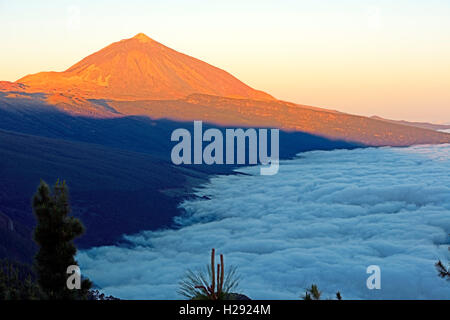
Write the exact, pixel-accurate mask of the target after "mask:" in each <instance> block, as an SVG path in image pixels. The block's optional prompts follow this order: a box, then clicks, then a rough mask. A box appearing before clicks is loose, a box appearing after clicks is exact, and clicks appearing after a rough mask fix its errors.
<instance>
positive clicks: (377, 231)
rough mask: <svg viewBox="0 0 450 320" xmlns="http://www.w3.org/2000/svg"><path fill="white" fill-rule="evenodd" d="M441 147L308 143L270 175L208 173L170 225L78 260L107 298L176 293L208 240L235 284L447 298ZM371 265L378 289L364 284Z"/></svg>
mask: <svg viewBox="0 0 450 320" xmlns="http://www.w3.org/2000/svg"><path fill="white" fill-rule="evenodd" d="M449 169H450V145H444V146H418V147H411V148H378V149H376V148H370V149H358V150H337V151H314V152H308V153H304V154H301V155H300V156H299V158H298V159H295V160H291V161H283V162H281V164H280V171H279V173H278V174H277V175H275V176H260V175H259V169H258V168H257V167H253V168H245V169H243V170H241V171H242V172H245V173H248V174H250V175H233V176H219V177H215V178H213V179H212V180H211V182H210V183H209V184H207V185H205V186H204V188H202V189H199V190H198V192H197V194H198V195H199V196H208V197H209V198H210V200H204V199H202V200H193V201H187V202H185V203H183V204H182V206H183V207H184V208H185V209H186V212H187V215H186V216H184V217H179V218H177V219H176V222H177V223H178V225H179V228H178V229H172V230H160V231H155V232H143V233H141V234H139V235H133V236H128V237H127V239H128V240H129V241H130V243H131V244H130V245H129V246H127V247H115V246H107V247H98V248H93V249H90V250H88V251H84V252H81V253H80V254H79V256H78V259H79V262H80V264H81V267H82V271H83V272H84V274H86V275H87V276H89V277H91V279H92V280H94V281H95V282H96V283H97V284H98V285H99V286H101V287H102V288H103V289H104V291H105V292H106V293H108V294H112V295H115V296H118V297H120V298H128V299H137V298H139V299H179V298H181V297H180V296H179V295H178V294H177V289H178V281H179V280H180V279H181V278H182V277H183V274H184V272H185V271H186V269H188V268H191V269H196V268H201V267H203V266H204V265H206V263H207V262H208V261H209V254H210V250H211V248H216V250H217V251H218V252H219V253H224V255H225V263H226V264H233V265H237V266H238V270H239V273H240V275H241V277H242V281H241V284H240V292H242V293H244V294H247V295H248V296H250V297H251V298H253V299H298V298H299V296H300V295H301V294H302V293H303V292H304V288H306V287H308V286H310V285H311V284H313V283H315V284H317V285H318V286H319V288H320V289H321V290H323V292H324V296H325V297H333V296H334V293H335V292H336V291H338V290H339V291H340V292H341V293H342V295H343V297H344V298H347V299H351V298H352V299H380V298H384V299H450V285H449V283H448V282H447V281H445V280H443V279H441V278H439V277H438V276H437V273H436V270H435V267H434V263H435V262H436V261H437V260H438V259H442V260H444V261H448V259H449V251H448V246H449V236H448V234H449V233H450V170H449ZM369 265H379V266H380V268H381V290H369V289H367V287H366V279H367V277H368V276H369V275H368V274H366V268H367V267H368V266H369Z"/></svg>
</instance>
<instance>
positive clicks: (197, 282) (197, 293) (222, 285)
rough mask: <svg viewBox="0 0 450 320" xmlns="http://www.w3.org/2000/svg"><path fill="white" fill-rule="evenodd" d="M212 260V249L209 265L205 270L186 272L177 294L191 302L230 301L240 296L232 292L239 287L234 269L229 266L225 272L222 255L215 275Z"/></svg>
mask: <svg viewBox="0 0 450 320" xmlns="http://www.w3.org/2000/svg"><path fill="white" fill-rule="evenodd" d="M214 259H215V250H214V249H212V252H211V263H210V264H208V265H207V266H206V269H205V270H199V271H197V272H194V271H192V270H188V271H187V272H186V276H185V279H184V280H182V281H181V282H180V289H179V291H178V293H179V294H181V295H183V296H185V297H186V298H189V299H192V300H232V299H233V297H235V296H242V295H236V294H234V293H233V292H232V291H233V290H235V289H236V288H237V287H238V285H239V276H238V275H237V273H236V267H233V266H230V267H229V268H228V269H227V270H226V271H225V265H224V259H223V255H220V264H217V273H216V270H215V263H214Z"/></svg>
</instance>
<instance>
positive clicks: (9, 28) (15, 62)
mask: <svg viewBox="0 0 450 320" xmlns="http://www.w3.org/2000/svg"><path fill="white" fill-rule="evenodd" d="M241 2H242V1H235V0H232V1H227V2H223V1H198V0H197V1H189V2H185V1H180V0H178V1H176V0H169V1H164V2H161V1H148V0H147V1H136V0H130V1H126V2H124V1H58V2H55V1H39V2H37V1H23V0H18V1H6V0H0V39H1V43H2V47H1V49H2V50H1V51H0V57H1V59H0V80H9V81H15V80H17V79H18V78H21V77H22V76H24V75H26V74H29V73H35V72H39V71H49V70H54V71H62V70H65V69H66V68H68V67H69V66H71V65H72V64H74V63H75V62H77V61H79V60H80V59H82V58H83V57H85V56H87V55H89V54H91V53H93V52H94V51H97V50H99V49H101V48H102V47H104V46H106V45H108V44H110V43H111V42H114V41H118V40H120V39H123V38H129V37H132V36H134V35H135V34H136V33H139V32H144V33H146V34H147V35H148V36H150V37H152V38H153V39H155V40H157V41H159V42H161V43H163V44H165V45H167V46H169V47H171V48H173V49H175V50H178V51H181V52H183V53H186V54H189V55H191V56H194V57H196V58H198V59H201V60H203V61H206V62H208V63H210V64H213V65H215V66H217V67H219V68H222V69H225V70H227V71H228V72H230V73H232V74H233V75H235V76H236V77H237V78H239V79H240V80H242V81H244V82H245V83H247V84H249V85H250V86H252V87H254V88H256V89H260V90H264V91H266V92H268V93H270V94H272V95H274V96H275V97H277V98H279V99H283V100H288V101H292V102H297V103H301V104H309V105H313V106H319V107H326V108H332V109H337V110H340V111H344V112H349V113H355V114H362V115H375V114H376V115H380V116H383V117H388V118H392V119H405V120H415V121H433V122H450V19H448V17H449V16H450V2H448V1H438V0H431V1H426V2H425V1H418V0H408V1H405V0H399V1H395V2H394V3H393V1H356V0H351V1H349V0H343V1H339V2H337V1H332V0H328V1H288V0H285V1H246V2H245V3H244V4H243V3H241Z"/></svg>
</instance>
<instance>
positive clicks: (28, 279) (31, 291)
mask: <svg viewBox="0 0 450 320" xmlns="http://www.w3.org/2000/svg"><path fill="white" fill-rule="evenodd" d="M42 296H43V295H42V292H41V290H40V288H39V286H38V284H37V283H36V280H35V275H34V273H33V272H32V270H31V268H30V267H29V266H27V265H22V264H20V263H18V262H12V261H9V260H6V259H3V260H0V300H37V299H41V298H42Z"/></svg>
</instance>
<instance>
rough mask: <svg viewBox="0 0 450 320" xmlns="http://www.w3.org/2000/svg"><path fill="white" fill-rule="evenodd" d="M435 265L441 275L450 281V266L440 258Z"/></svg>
mask: <svg viewBox="0 0 450 320" xmlns="http://www.w3.org/2000/svg"><path fill="white" fill-rule="evenodd" d="M435 266H436V269H437V271H438V275H439V277H441V278H443V279H447V280H448V281H450V268H447V267H445V266H444V264H443V263H442V261H440V260H439V261H438V262H436V264H435Z"/></svg>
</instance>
